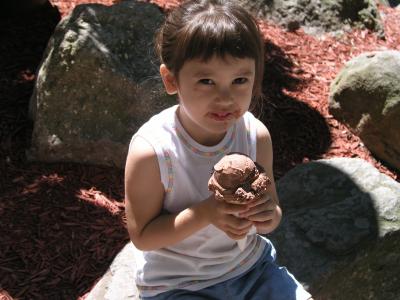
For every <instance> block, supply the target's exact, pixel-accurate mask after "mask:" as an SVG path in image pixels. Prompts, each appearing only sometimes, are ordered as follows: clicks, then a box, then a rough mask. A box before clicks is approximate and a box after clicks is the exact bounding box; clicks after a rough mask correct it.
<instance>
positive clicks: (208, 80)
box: [161, 56, 255, 146]
mask: <svg viewBox="0 0 400 300" xmlns="http://www.w3.org/2000/svg"><path fill="white" fill-rule="evenodd" d="M162 68H163V66H161V75H162V77H163V80H164V83H165V85H166V87H167V92H169V93H175V92H177V93H178V97H179V102H180V105H179V110H178V117H179V120H180V122H181V123H182V126H183V127H184V128H185V130H186V131H187V132H188V133H189V134H190V136H191V137H192V138H193V139H194V140H195V141H197V142H198V143H200V144H203V145H207V146H212V145H215V144H217V143H218V142H219V141H221V139H222V138H223V137H224V136H225V133H226V131H227V130H228V129H229V127H230V126H232V125H233V124H234V122H235V121H236V120H237V119H238V118H240V117H241V116H242V115H243V114H244V113H245V112H246V111H247V110H248V108H249V106H250V102H251V98H252V90H253V85H254V79H255V61H254V59H251V58H234V57H232V56H226V57H225V58H219V57H216V56H214V57H212V58H211V59H210V60H208V61H207V62H204V61H201V60H199V59H193V60H189V61H187V62H185V63H184V65H183V67H182V69H181V70H180V71H179V75H178V78H177V79H176V78H174V77H173V76H172V75H171V73H169V77H168V76H163V70H162ZM166 72H168V71H165V70H164V74H166ZM168 80H170V82H169V83H168V82H166V81H168ZM168 84H170V85H169V88H170V89H168ZM171 87H172V89H171ZM174 89H175V90H174Z"/></svg>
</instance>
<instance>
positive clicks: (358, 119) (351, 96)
mask: <svg viewBox="0 0 400 300" xmlns="http://www.w3.org/2000/svg"><path fill="white" fill-rule="evenodd" d="M399 82H400V51H394V50H388V51H378V52H371V53H363V54H361V55H359V56H357V57H355V58H353V59H352V60H350V61H349V62H347V63H346V65H345V67H344V68H343V69H342V70H341V71H340V73H339V74H338V75H337V76H336V78H335V80H334V81H333V82H332V84H331V88H330V95H329V111H330V112H331V113H332V115H334V116H335V118H336V119H338V120H339V121H341V122H343V123H345V124H347V125H348V126H349V127H350V128H351V129H352V130H353V131H354V133H355V134H356V135H358V136H359V137H360V138H361V139H362V141H363V143H364V144H365V146H366V147H367V148H368V149H369V150H370V151H371V152H372V153H373V154H374V155H376V156H377V157H378V158H379V159H381V160H383V161H386V162H387V163H389V164H390V165H391V166H393V167H395V168H396V169H398V170H400V85H399Z"/></svg>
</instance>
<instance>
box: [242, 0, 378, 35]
mask: <svg viewBox="0 0 400 300" xmlns="http://www.w3.org/2000/svg"><path fill="white" fill-rule="evenodd" d="M239 2H240V3H241V4H242V5H243V6H244V7H246V8H248V9H250V10H251V11H252V12H253V13H254V15H255V16H257V17H259V18H264V19H268V20H271V21H272V22H276V23H278V24H281V25H283V26H285V27H286V28H287V29H288V30H296V29H298V28H299V27H303V28H304V30H305V31H306V32H308V33H310V34H316V35H318V34H322V33H324V32H335V31H339V30H348V29H350V26H356V27H361V28H368V29H370V30H374V31H377V32H379V33H380V34H381V35H384V32H383V26H382V24H381V19H380V16H379V12H378V9H377V6H376V3H375V1H373V0H352V1H335V0H330V1H324V0H256V1H248V0H239Z"/></svg>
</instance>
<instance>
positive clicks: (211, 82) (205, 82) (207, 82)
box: [199, 79, 214, 85]
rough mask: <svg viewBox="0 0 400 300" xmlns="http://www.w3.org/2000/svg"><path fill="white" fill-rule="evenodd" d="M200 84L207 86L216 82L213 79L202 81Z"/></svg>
mask: <svg viewBox="0 0 400 300" xmlns="http://www.w3.org/2000/svg"><path fill="white" fill-rule="evenodd" d="M199 82H200V83H201V84H205V85H211V84H214V82H213V81H212V80H211V79H200V80H199Z"/></svg>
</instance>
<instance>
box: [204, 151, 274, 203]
mask: <svg viewBox="0 0 400 300" xmlns="http://www.w3.org/2000/svg"><path fill="white" fill-rule="evenodd" d="M270 184H271V181H270V179H269V178H268V176H267V175H266V173H265V171H264V169H263V167H262V166H260V165H259V164H257V163H256V162H254V161H253V160H252V159H251V158H250V157H248V156H247V155H245V154H242V153H230V154H227V155H225V156H224V157H223V158H222V159H221V160H220V161H219V162H217V163H216V164H215V166H214V172H213V174H212V176H211V178H210V180H209V181H208V189H209V190H210V191H213V192H214V193H215V197H216V198H217V199H218V200H224V201H227V202H230V203H238V204H243V203H246V202H247V201H250V200H253V199H255V198H257V197H260V196H261V195H263V194H265V192H266V191H267V188H268V186H269V185H270Z"/></svg>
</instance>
